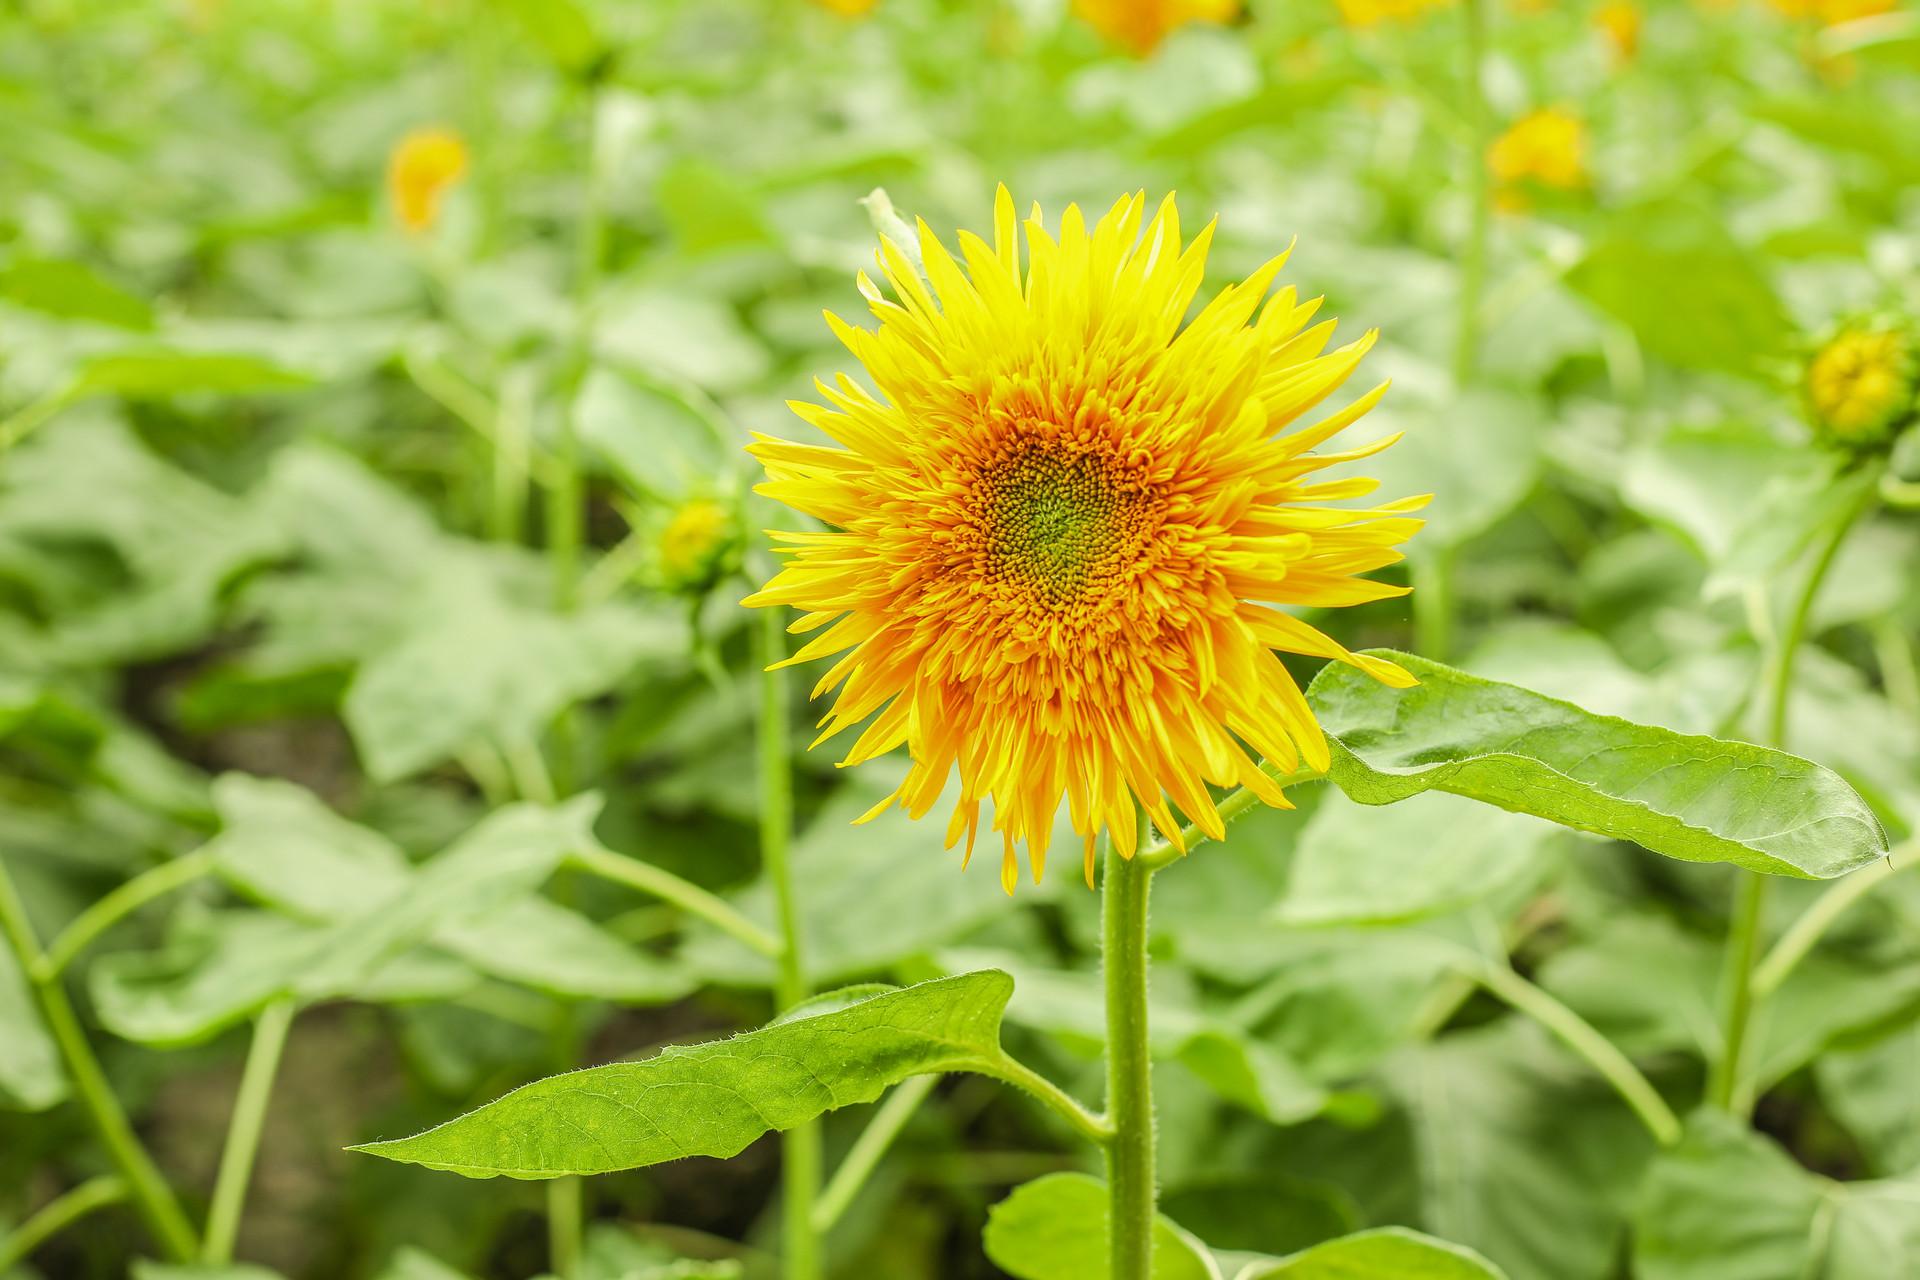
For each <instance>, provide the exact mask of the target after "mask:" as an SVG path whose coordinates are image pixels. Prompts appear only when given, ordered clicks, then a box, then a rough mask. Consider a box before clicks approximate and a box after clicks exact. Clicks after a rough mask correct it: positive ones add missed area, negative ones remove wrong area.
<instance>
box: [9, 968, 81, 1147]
mask: <svg viewBox="0 0 1920 1280" xmlns="http://www.w3.org/2000/svg"><path fill="white" fill-rule="evenodd" d="M66 1096H67V1078H66V1073H65V1072H63V1071H62V1070H61V1069H60V1053H59V1050H58V1049H56V1048H55V1047H54V1043H53V1037H52V1036H50V1035H48V1034H47V1029H46V1027H45V1026H44V1025H43V1024H42V1023H41V1021H40V1009H39V1006H38V1004H37V1003H36V1002H35V1000H34V998H33V992H32V991H31V990H30V989H29V988H28V986H27V979H26V975H25V974H23V973H21V972H20V966H19V965H18V964H17V963H16V962H15V961H14V958H13V949H12V948H11V947H0V1107H3V1108H7V1109H11V1110H18V1111H44V1110H46V1109H47V1108H48V1107H51V1106H53V1105H54V1104H55V1103H57V1102H59V1101H60V1100H61V1099H63V1098H65V1097H66Z"/></svg>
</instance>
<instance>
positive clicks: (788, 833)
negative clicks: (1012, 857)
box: [757, 609, 824, 1280]
mask: <svg viewBox="0 0 1920 1280" xmlns="http://www.w3.org/2000/svg"><path fill="white" fill-rule="evenodd" d="M757 626H758V628H759V632H758V640H759V645H758V649H759V653H758V657H759V661H760V667H761V671H760V859H761V862H762V863H763V864H764V866H765V868H766V874H767V878H768V879H769V880H771V881H772V882H773V893H774V898H775V901H776V904H777V909H778V914H779V926H780V929H779V932H780V951H779V956H778V959H779V974H778V977H777V979H776V985H775V991H774V995H775V998H776V999H777V1001H778V1003H779V1005H780V1007H781V1008H782V1009H791V1008H792V1007H793V1006H794V1005H796V1004H798V1003H800V1001H802V1000H804V999H806V998H807V981H806V969H805V964H804V955H803V953H802V951H801V937H800V910H799V906H798V904H797V902H796V899H795V896H794V891H793V858H792V843H793V841H792V835H793V772H792V763H791V761H792V754H793V747H792V742H791V729H790V726H789V725H788V723H787V673H786V670H785V669H784V668H781V669H776V668H775V664H776V663H779V662H783V661H785V660H786V657H787V633H786V629H785V628H784V627H782V626H781V623H780V611H779V610H777V609H762V610H761V611H760V616H759V618H758V619H757ZM781 1150H782V1153H783V1155H782V1160H781V1173H780V1177H781V1209H782V1213H783V1219H782V1220H783V1223H784V1226H785V1252H786V1270H785V1276H786V1280H819V1277H820V1275H821V1273H822V1263H821V1255H820V1233H819V1232H818V1231H817V1230H815V1227H814V1216H813V1206H814V1201H815V1200H817V1199H818V1198H819V1196H820V1181H821V1171H822V1167H823V1163H824V1162H823V1158H822V1154H821V1144H820V1122H819V1121H817V1120H811V1121H808V1122H807V1123H805V1124H801V1125H796V1126H794V1127H793V1128H791V1129H789V1130H787V1132H786V1136H785V1138H784V1139H783V1146H782V1148H781Z"/></svg>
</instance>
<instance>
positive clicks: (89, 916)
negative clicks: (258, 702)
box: [32, 849, 213, 978]
mask: <svg viewBox="0 0 1920 1280" xmlns="http://www.w3.org/2000/svg"><path fill="white" fill-rule="evenodd" d="M212 870H213V855H212V854H210V853H208V852H207V851H205V850H204V849H202V850H196V851H194V852H193V853H189V854H185V855H183V856H181V857H178V858H175V859H173V860H172V861H171V862H163V863H161V864H160V865H159V866H157V867H150V868H148V869H147V870H145V871H142V872H141V873H140V874H139V875H137V876H135V877H133V879H131V880H127V881H123V882H122V883H121V884H120V885H118V886H117V887H116V888H115V889H114V890H113V891H112V892H110V893H108V894H106V895H104V896H102V897H100V898H98V899H96V900H95V901H94V902H93V903H92V905H90V906H89V907H87V909H86V910H85V911H82V912H81V913H80V914H79V915H77V916H75V917H74V918H73V922H72V923H71V924H69V925H68V926H67V927H66V928H65V929H62V930H61V931H60V933H59V934H58V935H57V936H56V937H55V938H54V940H53V941H52V942H51V943H49V944H48V946H47V950H46V954H45V955H43V956H41V957H40V963H39V964H38V965H37V966H35V969H34V973H33V975H32V976H33V977H35V978H42V977H44V978H52V977H55V976H57V975H58V974H59V973H60V972H61V971H63V970H64V969H65V968H66V967H67V966H68V965H70V964H72V963H73V961H74V959H75V957H77V956H78V955H79V954H80V953H81V952H82V951H85V950H86V949H87V948H88V947H89V946H91V945H93V943H94V941H95V940H96V939H98V938H99V937H100V935H101V934H103V933H105V932H106V931H107V930H109V929H111V928H113V926H114V925H116V924H118V923H120V921H122V920H124V919H126V917H128V916H129V915H131V914H133V913H134V912H135V911H138V910H139V909H140V908H141V907H144V906H146V905H147V904H148V903H149V902H152V901H153V900H154V899H156V898H161V897H165V896H166V895H167V894H169V893H172V892H173V891H174V890H175V889H179V888H182V887H183V886H185V885H189V884H192V883H193V882H194V881H195V880H198V879H199V878H200V877H201V876H204V875H206V874H207V873H208V872H210V871H212Z"/></svg>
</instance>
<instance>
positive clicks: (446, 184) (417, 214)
mask: <svg viewBox="0 0 1920 1280" xmlns="http://www.w3.org/2000/svg"><path fill="white" fill-rule="evenodd" d="M466 172H467V144H466V143H465V142H464V141H462V140H461V137H460V135H459V134H457V133H455V132H454V131H453V130H451V129H443V128H439V127H428V128H421V129H415V130H413V131H412V132H410V133H408V134H407V136H406V137H404V138H402V139H400V141H399V142H398V143H397V144H396V145H395V146H394V148H393V153H392V154H391V155H390V156H388V157H387V194H388V196H389V197H390V198H391V199H392V200H393V210H394V213H395V215H396V216H398V217H399V219H400V223H401V225H402V226H404V227H406V228H407V230H409V231H425V230H426V229H427V228H429V227H431V226H432V225H433V224H434V222H435V220H436V219H438V218H439V216H440V200H441V198H442V197H443V196H445V195H446V193H447V190H448V189H449V188H450V187H452V186H453V185H454V184H455V183H456V182H458V181H460V179H461V178H462V177H463V176H464V175H465V174H466Z"/></svg>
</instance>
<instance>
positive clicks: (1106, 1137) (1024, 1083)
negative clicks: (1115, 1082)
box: [968, 1053, 1113, 1147]
mask: <svg viewBox="0 0 1920 1280" xmlns="http://www.w3.org/2000/svg"><path fill="white" fill-rule="evenodd" d="M968 1070H969V1071H972V1072H974V1073H976V1074H978V1075H983V1076H986V1077H988V1078H989V1079H992V1080H998V1081H1000V1082H1001V1083H1003V1084H1010V1085H1012V1086H1013V1087H1014V1088H1016V1089H1020V1090H1023V1091H1025V1092H1026V1093H1029V1094H1031V1095H1032V1096H1033V1097H1034V1099H1035V1100H1036V1101H1038V1102H1040V1103H1041V1104H1043V1105H1044V1106H1046V1107H1047V1108H1048V1109H1049V1110H1050V1111H1052V1112H1053V1113H1054V1114H1055V1115H1057V1116H1059V1117H1060V1118H1061V1119H1062V1120H1064V1121H1066V1122H1067V1124H1068V1126H1069V1127H1070V1128H1072V1129H1073V1131H1074V1132H1075V1133H1078V1134H1079V1135H1080V1136H1081V1137H1083V1138H1085V1139H1086V1140H1087V1141H1088V1142H1091V1143H1093V1144H1094V1145H1095V1146H1101V1147H1104V1146H1106V1145H1108V1144H1109V1143H1111V1142H1112V1141H1113V1126H1112V1125H1111V1124H1109V1123H1108V1122H1107V1119H1106V1117H1104V1116H1098V1115H1095V1114H1094V1113H1093V1112H1091V1111H1089V1110H1087V1109H1086V1108H1085V1107H1083V1106H1081V1105H1080V1103H1079V1101H1078V1100H1077V1099H1076V1098H1075V1097H1074V1096H1073V1095H1072V1094H1070V1093H1068V1092H1067V1091H1066V1090H1065V1089H1062V1088H1061V1087H1060V1086H1059V1085H1057V1084H1055V1083H1054V1082H1053V1081H1051V1080H1049V1079H1047V1078H1046V1077H1045V1076H1043V1075H1041V1074H1040V1073H1039V1072H1038V1071H1035V1070H1034V1069H1033V1068H1032V1067H1029V1066H1028V1065H1026V1064H1025V1063H1024V1062H1018V1061H1016V1060H1015V1059H1013V1058H1011V1057H1009V1056H1007V1055H1006V1054H1004V1053H1003V1054H1001V1055H1000V1060H999V1061H998V1062H996V1063H994V1064H993V1065H992V1066H984V1067H969V1068H968Z"/></svg>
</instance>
